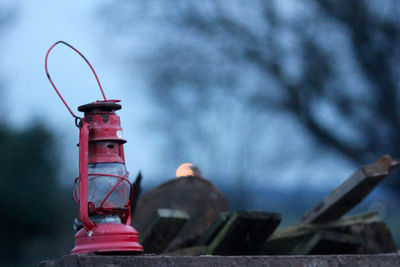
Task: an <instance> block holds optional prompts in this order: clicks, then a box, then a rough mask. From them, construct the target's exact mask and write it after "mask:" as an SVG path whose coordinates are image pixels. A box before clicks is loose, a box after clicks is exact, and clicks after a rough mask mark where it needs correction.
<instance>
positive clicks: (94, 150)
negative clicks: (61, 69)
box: [45, 41, 143, 254]
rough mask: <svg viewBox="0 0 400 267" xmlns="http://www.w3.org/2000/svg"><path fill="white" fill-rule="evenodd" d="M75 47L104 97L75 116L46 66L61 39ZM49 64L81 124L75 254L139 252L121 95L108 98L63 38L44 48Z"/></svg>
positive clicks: (75, 190)
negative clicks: (78, 220) (125, 144)
mask: <svg viewBox="0 0 400 267" xmlns="http://www.w3.org/2000/svg"><path fill="white" fill-rule="evenodd" d="M60 43H62V44H64V45H67V46H68V47H70V48H72V49H73V50H74V51H75V52H77V53H78V54H79V55H80V56H81V57H82V58H83V59H84V60H85V61H86V62H87V63H88V65H89V67H90V68H91V69H92V71H93V73H94V75H95V77H96V80H97V82H98V84H99V87H100V90H101V93H102V95H103V98H104V100H101V101H96V102H93V103H89V104H86V105H82V106H80V107H79V108H78V110H79V111H81V112H84V117H83V118H80V117H78V116H76V115H75V114H74V113H73V112H72V110H71V109H70V108H69V106H68V104H67V103H66V102H65V100H64V99H63V97H62V96H61V94H60V93H59V91H58V90H57V88H56V86H55V85H54V83H53V81H52V80H51V77H50V75H49V72H48V68H47V59H48V56H49V53H50V51H51V50H52V49H53V48H54V47H55V46H56V45H57V44H60ZM45 69H46V74H47V77H48V78H49V81H50V83H51V84H52V86H53V88H54V90H55V91H56V93H57V94H58V96H59V97H60V98H61V100H62V102H63V103H64V105H65V106H66V107H67V109H68V111H69V112H70V113H71V114H72V116H73V117H74V118H75V124H76V126H78V127H79V131H80V134H79V176H78V177H77V178H76V179H75V189H74V198H75V200H76V202H77V203H78V205H79V218H80V220H81V222H82V226H83V227H82V229H80V230H79V231H78V232H77V233H76V235H75V247H74V248H73V250H72V252H71V253H72V254H81V253H106V252H107V253H108V252H141V251H143V247H142V246H141V245H140V244H139V237H138V232H137V231H136V230H135V229H134V228H133V227H132V226H131V225H130V224H131V208H130V206H131V202H132V199H133V194H134V192H133V187H132V184H131V182H130V181H129V179H128V176H129V172H128V171H127V170H126V167H125V157H124V143H126V140H124V139H123V136H122V128H121V124H120V118H119V116H118V115H117V114H116V111H117V110H119V109H121V105H120V104H118V102H120V101H119V100H107V99H106V96H105V94H104V92H103V89H102V87H101V84H100V81H99V79H98V77H97V75H96V72H95V71H94V69H93V67H92V66H91V65H90V63H89V61H88V60H87V59H86V58H85V57H84V56H83V55H82V54H81V53H80V52H79V51H78V50H77V49H75V48H74V47H72V46H71V45H69V44H67V43H65V42H63V41H59V42H56V43H55V44H53V45H52V46H51V47H50V48H49V50H48V51H47V54H46V59H45Z"/></svg>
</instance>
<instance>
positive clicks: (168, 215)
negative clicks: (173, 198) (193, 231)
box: [140, 209, 189, 253]
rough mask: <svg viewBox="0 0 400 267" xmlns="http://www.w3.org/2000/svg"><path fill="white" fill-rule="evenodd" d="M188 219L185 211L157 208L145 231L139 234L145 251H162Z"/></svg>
mask: <svg viewBox="0 0 400 267" xmlns="http://www.w3.org/2000/svg"><path fill="white" fill-rule="evenodd" d="M188 220H189V215H188V214H187V213H186V212H185V211H182V210H171V209H157V211H156V212H155V214H154V217H153V220H152V222H151V223H150V226H149V227H148V229H147V231H146V232H145V233H144V234H143V235H141V236H140V243H141V244H142V246H143V248H144V251H145V253H161V252H163V251H164V250H165V248H166V247H167V246H168V244H169V243H170V242H171V241H172V240H173V239H174V238H175V237H176V235H177V234H178V233H179V232H180V231H181V230H182V228H183V226H184V225H185V224H186V222H187V221H188Z"/></svg>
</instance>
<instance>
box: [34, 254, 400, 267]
mask: <svg viewBox="0 0 400 267" xmlns="http://www.w3.org/2000/svg"><path fill="white" fill-rule="evenodd" d="M306 265H307V266H363V267H364V266H371V267H372V266H374V267H375V266H400V254H399V253H391V254H376V255H315V256H208V255H206V256H155V255H141V256H100V255H68V256H64V257H62V258H61V259H57V260H47V261H43V262H41V263H40V264H39V266H41V267H44V266H68V267H69V266H71V267H72V266H84V267H91V266H93V267H94V266H114V267H116V266H306Z"/></svg>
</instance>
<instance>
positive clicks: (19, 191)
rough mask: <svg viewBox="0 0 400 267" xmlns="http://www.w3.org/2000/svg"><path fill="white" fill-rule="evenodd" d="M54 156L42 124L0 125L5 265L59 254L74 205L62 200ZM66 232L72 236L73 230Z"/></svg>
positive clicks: (1, 253) (1, 254)
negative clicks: (17, 127)
mask: <svg viewBox="0 0 400 267" xmlns="http://www.w3.org/2000/svg"><path fill="white" fill-rule="evenodd" d="M58 155H59V151H57V145H55V140H54V137H53V136H52V135H51V133H50V132H49V131H48V130H47V129H46V128H44V127H43V126H42V125H40V124H35V125H33V126H31V127H29V128H27V129H24V130H22V131H14V130H11V129H7V128H6V127H3V128H1V129H0V170H1V171H0V190H1V194H0V210H1V212H2V216H1V221H0V232H1V236H2V238H1V242H2V244H1V249H0V258H1V259H2V261H3V263H6V264H10V263H14V264H15V263H16V262H15V261H16V260H17V261H18V262H17V263H18V264H19V265H20V264H28V263H29V264H33V263H35V264H37V263H38V261H39V260H40V259H44V258H46V257H51V256H61V255H59V253H60V249H64V247H65V245H61V244H60V242H63V241H62V238H64V235H65V229H66V227H68V226H69V225H70V224H71V221H72V218H71V212H72V207H71V206H70V207H67V206H66V205H65V204H64V203H65V202H67V200H69V199H70V198H71V196H70V194H68V195H66V192H65V191H63V190H62V189H61V188H60V187H59V186H58V181H57V174H58V173H57V172H58V170H57V167H58V166H59V164H60V160H59V157H58ZM66 224H68V226H67V225H66ZM69 228H70V229H71V228H72V227H69ZM69 234H70V235H71V236H73V233H72V229H71V231H70V233H69ZM66 241H67V242H68V240H66ZM69 241H70V240H69ZM69 245H70V246H71V245H72V242H71V243H70V244H69ZM55 248H56V249H55ZM65 252H67V251H64V252H63V253H64V254H65ZM11 255H12V256H11Z"/></svg>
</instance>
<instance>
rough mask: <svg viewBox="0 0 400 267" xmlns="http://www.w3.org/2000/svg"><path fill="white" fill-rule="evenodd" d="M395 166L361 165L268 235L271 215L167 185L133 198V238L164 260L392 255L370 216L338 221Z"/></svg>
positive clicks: (199, 190) (199, 181) (187, 185)
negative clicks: (208, 256)
mask: <svg viewBox="0 0 400 267" xmlns="http://www.w3.org/2000/svg"><path fill="white" fill-rule="evenodd" d="M399 163H400V162H399V161H398V160H395V159H392V158H391V157H390V156H383V157H381V158H379V160H378V161H377V162H375V163H374V164H371V165H365V166H362V167H361V168H360V169H359V170H357V171H356V172H355V173H354V174H353V175H351V176H350V177H349V178H348V179H347V180H346V181H345V182H343V183H342V184H341V185H340V186H338V187H337V188H336V189H335V190H334V191H332V192H331V193H330V194H328V195H327V196H326V197H324V198H323V199H322V200H321V201H320V202H319V203H318V204H317V205H315V206H314V207H313V208H311V209H310V210H308V211H307V212H306V213H305V214H304V215H303V216H302V217H301V218H300V219H299V220H298V221H297V222H296V223H295V224H294V225H292V226H290V227H288V228H286V229H281V230H276V228H277V227H278V225H279V223H280V221H281V215H280V214H278V213H270V212H263V211H236V212H227V202H226V200H225V198H224V197H223V196H222V194H221V193H220V192H219V191H218V189H217V188H216V187H215V186H214V185H212V184H211V183H210V182H208V181H207V180H205V179H203V178H200V177H194V176H188V177H183V178H179V179H174V180H172V181H169V182H167V183H165V184H163V185H161V186H159V187H157V188H156V189H154V190H152V191H150V192H149V193H147V194H146V195H145V196H144V197H142V198H141V199H139V201H138V204H137V209H136V214H135V227H136V228H137V229H138V230H139V232H140V233H141V234H142V233H145V234H144V235H143V239H141V240H143V245H144V248H145V252H153V253H163V254H164V255H175V256H177V255H181V256H194V255H205V254H212V255H316V254H318V255H323V254H376V253H390V252H395V251H396V250H397V249H396V246H395V244H394V241H393V238H392V236H391V233H390V231H389V229H388V228H387V227H386V224H385V223H384V222H383V221H382V220H381V218H380V217H379V216H378V214H377V213H368V214H357V215H352V216H347V217H343V215H344V214H345V213H347V212H348V211H350V210H351V209H353V208H354V207H355V206H356V205H357V204H358V203H360V202H361V201H362V200H363V199H364V198H365V197H366V196H367V195H368V194H369V193H370V192H371V191H372V190H373V189H374V188H375V187H376V186H377V185H378V184H379V183H380V182H381V181H382V180H383V179H384V178H385V177H386V176H388V175H389V174H390V173H391V171H392V170H393V169H394V168H395V167H396V166H397V165H399ZM160 209H161V210H160ZM165 209H168V212H166V210H165ZM154 213H155V214H156V215H155V216H153V217H152V215H153V214H154ZM184 213H186V214H185V215H182V214H184Z"/></svg>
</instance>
